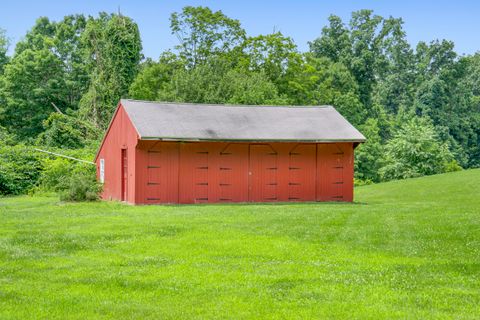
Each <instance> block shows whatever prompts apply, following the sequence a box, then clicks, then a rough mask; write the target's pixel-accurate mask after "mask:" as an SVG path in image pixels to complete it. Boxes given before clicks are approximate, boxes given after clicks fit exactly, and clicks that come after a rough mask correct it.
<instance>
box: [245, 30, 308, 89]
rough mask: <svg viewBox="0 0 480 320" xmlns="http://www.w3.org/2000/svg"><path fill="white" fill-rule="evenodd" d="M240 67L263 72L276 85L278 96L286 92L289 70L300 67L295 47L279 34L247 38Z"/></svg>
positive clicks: (299, 59)
mask: <svg viewBox="0 0 480 320" xmlns="http://www.w3.org/2000/svg"><path fill="white" fill-rule="evenodd" d="M242 52H243V55H242V59H241V61H240V65H241V67H242V68H244V69H245V70H253V71H257V72H263V73H264V74H265V75H266V76H267V77H268V78H269V79H270V81H272V82H273V83H275V84H276V86H277V88H278V90H279V92H280V94H283V93H285V92H286V91H287V86H288V81H289V77H288V76H289V74H292V73H291V72H290V73H289V70H292V69H293V70H296V69H297V66H299V65H301V63H302V57H301V55H300V53H299V52H298V51H297V46H296V45H295V43H294V42H293V40H292V39H291V38H289V37H285V36H284V35H283V34H282V33H281V32H276V33H272V34H268V35H259V36H256V37H249V38H247V39H246V41H245V43H244V44H243V45H242Z"/></svg>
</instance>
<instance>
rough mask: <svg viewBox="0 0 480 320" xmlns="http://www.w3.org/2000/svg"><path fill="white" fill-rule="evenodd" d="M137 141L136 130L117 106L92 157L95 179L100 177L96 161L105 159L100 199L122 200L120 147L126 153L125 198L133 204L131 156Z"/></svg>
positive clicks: (133, 166) (123, 111)
mask: <svg viewBox="0 0 480 320" xmlns="http://www.w3.org/2000/svg"><path fill="white" fill-rule="evenodd" d="M137 142H138V135H137V132H136V130H135V128H134V126H133V124H132V123H131V121H130V119H129V118H128V116H127V114H126V112H125V110H124V109H123V107H122V106H121V105H120V106H119V107H118V109H117V111H116V113H115V115H114V117H113V120H112V122H111V124H110V127H109V130H108V131H107V133H106V136H105V138H104V141H103V143H102V146H101V148H100V151H99V153H98V155H97V157H96V165H97V178H100V160H101V159H104V162H105V169H104V172H105V173H104V174H105V182H104V184H103V192H102V194H101V197H102V199H106V200H122V157H121V155H122V149H126V153H127V163H126V166H127V169H126V171H127V179H126V180H127V181H126V201H127V202H129V203H136V202H137V201H136V198H135V191H136V190H135V189H136V188H135V178H136V170H135V156H136V153H137V149H136V145H137Z"/></svg>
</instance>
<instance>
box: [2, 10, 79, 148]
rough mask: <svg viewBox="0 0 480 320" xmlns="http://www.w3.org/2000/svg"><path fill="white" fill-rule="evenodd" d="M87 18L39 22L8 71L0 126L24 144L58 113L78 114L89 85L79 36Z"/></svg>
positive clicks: (8, 65) (20, 44) (19, 47)
mask: <svg viewBox="0 0 480 320" xmlns="http://www.w3.org/2000/svg"><path fill="white" fill-rule="evenodd" d="M84 20H85V19H84V17H83V16H66V17H65V18H64V19H63V20H62V21H60V22H58V23H55V22H50V21H49V20H48V19H47V18H45V17H43V18H39V19H38V20H37V22H36V23H35V25H34V27H33V28H32V29H31V30H30V31H29V32H28V33H27V35H26V36H25V39H23V40H22V41H20V42H19V43H18V44H17V46H16V48H15V54H14V56H13V58H12V59H11V61H10V63H9V64H7V65H6V67H5V72H4V79H3V85H0V90H1V92H0V100H4V103H2V105H0V122H1V123H2V124H3V125H4V126H5V127H8V130H9V131H10V132H12V133H15V135H17V136H18V137H19V138H20V139H27V138H33V137H35V136H36V135H37V134H38V133H40V132H41V130H42V121H43V120H44V119H46V118H47V117H48V115H49V114H50V113H51V112H52V111H53V110H54V109H53V106H52V104H55V106H56V107H58V108H59V109H61V110H63V111H66V110H69V109H72V110H75V109H77V108H78V102H79V100H80V97H81V95H82V94H83V92H84V91H85V89H86V87H87V83H88V81H89V80H88V75H87V74H86V71H85V64H84V63H83V60H82V59H81V48H80V44H79V35H80V34H81V33H82V32H83V29H84Z"/></svg>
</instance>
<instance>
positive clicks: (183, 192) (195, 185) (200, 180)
mask: <svg viewBox="0 0 480 320" xmlns="http://www.w3.org/2000/svg"><path fill="white" fill-rule="evenodd" d="M210 157H211V155H210V151H209V149H208V144H204V143H185V144H182V145H181V147H180V159H181V165H180V172H179V177H180V178H179V201H180V203H203V202H209V200H210V199H209V192H208V189H209V188H208V183H209V181H208V180H209V179H208V178H209V171H210V170H209V162H210Z"/></svg>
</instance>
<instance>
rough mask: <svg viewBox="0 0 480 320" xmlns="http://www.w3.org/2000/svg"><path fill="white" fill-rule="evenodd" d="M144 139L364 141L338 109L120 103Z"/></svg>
mask: <svg viewBox="0 0 480 320" xmlns="http://www.w3.org/2000/svg"><path fill="white" fill-rule="evenodd" d="M121 104H122V106H123V107H124V108H125V111H126V112H127V114H128V115H129V117H130V119H131V121H132V123H133V125H134V126H135V128H136V130H137V131H138V134H139V135H140V139H168V140H210V141H224V140H238V141H308V142H313V141H316V142H323V141H325V142H328V141H331V142H333V141H352V142H363V141H365V137H364V136H363V135H362V134H361V133H360V132H359V131H358V130H357V129H355V128H354V127H353V126H352V125H351V124H350V123H349V122H348V121H347V120H345V118H343V117H342V116H341V115H340V113H338V112H337V111H336V110H335V108H333V107H331V106H318V107H293V106H292V107H284V106H229V105H207V104H205V105H203V104H188V103H164V102H147V101H136V100H127V99H123V100H121Z"/></svg>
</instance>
